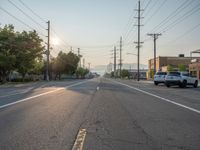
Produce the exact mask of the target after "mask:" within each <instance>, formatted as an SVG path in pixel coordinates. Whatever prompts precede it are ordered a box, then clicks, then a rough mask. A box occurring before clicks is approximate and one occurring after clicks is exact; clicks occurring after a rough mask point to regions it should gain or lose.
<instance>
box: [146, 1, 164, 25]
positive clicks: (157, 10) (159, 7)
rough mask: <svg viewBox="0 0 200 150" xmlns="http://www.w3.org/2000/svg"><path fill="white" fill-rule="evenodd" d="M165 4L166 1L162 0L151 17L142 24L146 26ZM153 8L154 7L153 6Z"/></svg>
mask: <svg viewBox="0 0 200 150" xmlns="http://www.w3.org/2000/svg"><path fill="white" fill-rule="evenodd" d="M156 2H158V1H156ZM166 2H167V0H163V2H162V3H161V4H160V5H159V6H158V8H157V9H156V10H155V11H154V12H153V13H152V15H151V16H150V17H149V18H148V19H147V20H146V21H145V22H144V24H145V25H146V24H147V23H148V21H149V20H151V19H152V18H153V17H154V16H155V15H156V14H157V13H158V12H159V10H160V9H161V8H162V7H163V6H164V4H165V3H166ZM154 6H155V5H154Z"/></svg>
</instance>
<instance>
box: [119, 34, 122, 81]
mask: <svg viewBox="0 0 200 150" xmlns="http://www.w3.org/2000/svg"><path fill="white" fill-rule="evenodd" d="M119 47H120V48H119V51H120V59H119V73H120V78H121V73H122V37H120V46H119Z"/></svg>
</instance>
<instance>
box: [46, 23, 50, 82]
mask: <svg viewBox="0 0 200 150" xmlns="http://www.w3.org/2000/svg"><path fill="white" fill-rule="evenodd" d="M47 25H48V29H47V32H48V35H47V51H46V55H47V64H46V80H47V81H49V55H50V51H49V49H50V21H48V22H47Z"/></svg>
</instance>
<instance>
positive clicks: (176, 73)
mask: <svg viewBox="0 0 200 150" xmlns="http://www.w3.org/2000/svg"><path fill="white" fill-rule="evenodd" d="M168 75H169V76H180V75H181V74H180V72H169V74H168Z"/></svg>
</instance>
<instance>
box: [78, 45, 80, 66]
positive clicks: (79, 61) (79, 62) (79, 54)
mask: <svg viewBox="0 0 200 150" xmlns="http://www.w3.org/2000/svg"><path fill="white" fill-rule="evenodd" d="M78 57H79V59H80V60H79V67H81V55H80V48H78Z"/></svg>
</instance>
